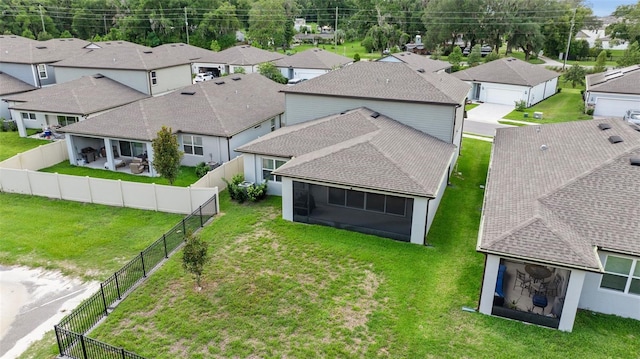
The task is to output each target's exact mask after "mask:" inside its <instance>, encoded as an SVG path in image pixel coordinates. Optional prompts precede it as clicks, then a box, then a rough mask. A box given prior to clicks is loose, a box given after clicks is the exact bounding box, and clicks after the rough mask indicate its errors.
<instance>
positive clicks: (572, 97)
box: [503, 88, 593, 123]
mask: <svg viewBox="0 0 640 359" xmlns="http://www.w3.org/2000/svg"><path fill="white" fill-rule="evenodd" d="M583 109H584V103H583V101H582V95H581V94H580V89H577V88H576V89H572V88H563V89H562V92H560V93H557V94H555V95H553V96H551V97H549V98H547V99H546V100H544V101H542V102H540V103H538V104H536V105H534V106H532V107H529V108H528V109H526V110H524V112H521V111H515V110H514V111H512V112H510V113H509V114H507V115H506V116H505V117H503V118H504V119H507V120H519V121H527V122H534V123H557V122H568V121H580V120H590V119H592V118H593V116H590V115H587V114H585V113H583ZM534 112H542V113H543V115H542V120H538V119H535V118H533V113H534ZM525 113H527V114H528V117H524V114H525Z"/></svg>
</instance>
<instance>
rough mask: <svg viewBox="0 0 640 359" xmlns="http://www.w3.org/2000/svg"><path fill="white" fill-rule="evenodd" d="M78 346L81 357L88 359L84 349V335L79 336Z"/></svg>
mask: <svg viewBox="0 0 640 359" xmlns="http://www.w3.org/2000/svg"><path fill="white" fill-rule="evenodd" d="M80 346H81V347H82V357H83V358H84V359H89V357H88V356H87V348H85V346H84V335H82V334H81V335H80Z"/></svg>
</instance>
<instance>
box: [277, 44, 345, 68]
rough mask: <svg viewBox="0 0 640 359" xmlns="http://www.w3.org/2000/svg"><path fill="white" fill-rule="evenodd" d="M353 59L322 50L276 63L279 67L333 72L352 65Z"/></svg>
mask: <svg viewBox="0 0 640 359" xmlns="http://www.w3.org/2000/svg"><path fill="white" fill-rule="evenodd" d="M352 62H353V59H350V58H348V57H344V56H342V55H338V54H334V53H333V52H331V51H325V50H322V49H309V50H306V51H302V52H298V53H295V54H293V55H291V56H285V57H284V58H282V59H280V60H277V61H275V62H274V63H275V65H276V66H277V67H293V68H304V69H321V70H332V69H335V68H338V67H342V66H344V65H347V64H350V63H352Z"/></svg>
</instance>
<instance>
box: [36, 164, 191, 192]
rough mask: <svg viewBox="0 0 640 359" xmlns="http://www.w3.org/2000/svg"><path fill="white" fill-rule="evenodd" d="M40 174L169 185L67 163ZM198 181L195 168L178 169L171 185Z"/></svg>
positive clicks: (156, 180) (186, 184) (45, 169)
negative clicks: (178, 172) (178, 171)
mask: <svg viewBox="0 0 640 359" xmlns="http://www.w3.org/2000/svg"><path fill="white" fill-rule="evenodd" d="M40 171H41V172H49V173H56V172H57V173H60V174H66V175H74V176H89V177H94V178H104V179H113V180H117V179H119V180H123V181H129V182H140V183H155V184H162V185H169V181H167V180H166V179H165V178H162V177H147V176H136V175H132V174H129V173H124V172H116V171H109V170H103V169H97V168H89V167H81V166H72V165H71V164H70V163H69V162H68V161H65V162H61V163H58V164H57V165H54V166H51V167H47V168H43V169H41V170H40ZM198 180H199V178H198V176H197V175H196V168H195V167H186V166H181V167H180V174H178V178H176V181H175V182H174V183H173V185H174V186H178V187H188V186H191V185H192V184H194V183H195V182H197V181H198Z"/></svg>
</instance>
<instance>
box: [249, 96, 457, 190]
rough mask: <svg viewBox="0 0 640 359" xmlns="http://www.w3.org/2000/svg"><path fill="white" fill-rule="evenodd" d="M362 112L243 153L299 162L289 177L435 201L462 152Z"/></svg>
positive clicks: (297, 129)
mask: <svg viewBox="0 0 640 359" xmlns="http://www.w3.org/2000/svg"><path fill="white" fill-rule="evenodd" d="M372 113H373V111H371V110H369V109H366V108H360V109H355V110H351V111H348V112H346V113H344V114H337V115H333V116H328V117H325V118H321V119H317V120H313V121H308V122H304V123H301V124H297V125H293V126H287V127H284V128H282V129H279V130H277V131H275V132H272V133H270V134H268V135H266V136H263V137H261V138H259V139H257V140H254V141H252V142H250V143H248V144H247V145H244V146H242V147H240V148H239V149H238V151H240V152H247V153H257V154H263V155H268V156H276V157H293V158H292V159H291V160H290V161H289V162H287V163H286V164H285V165H283V166H282V167H280V168H279V169H278V170H277V171H276V172H275V173H277V174H279V175H283V176H286V177H292V178H299V179H307V180H314V181H321V182H325V183H334V184H341V185H345V186H356V187H360V188H367V189H373V190H379V191H386V192H394V193H400V194H406V195H414V196H422V197H435V195H436V193H437V191H438V186H439V185H440V183H441V181H442V179H443V177H442V176H443V175H444V174H445V172H446V171H447V168H448V166H449V164H450V162H451V158H452V156H453V155H454V153H455V151H456V147H455V146H454V145H452V144H449V143H445V142H443V141H441V140H438V139H436V138H434V137H432V136H429V135H427V134H425V133H423V132H420V131H418V130H415V129H413V128H411V127H408V126H405V125H403V124H401V123H399V122H397V121H394V120H392V119H390V118H388V117H386V116H384V115H379V116H378V117H377V118H373V117H371V114H372Z"/></svg>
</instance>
